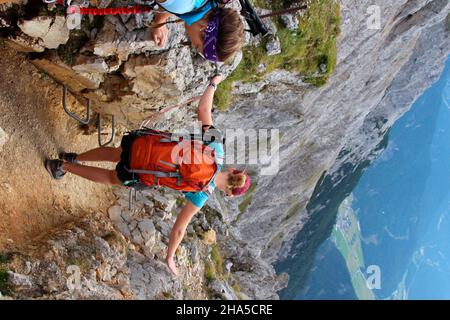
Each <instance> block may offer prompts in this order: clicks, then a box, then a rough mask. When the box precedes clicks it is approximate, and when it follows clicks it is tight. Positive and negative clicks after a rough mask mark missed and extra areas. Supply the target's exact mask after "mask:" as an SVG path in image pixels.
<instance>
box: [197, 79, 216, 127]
mask: <svg viewBox="0 0 450 320" xmlns="http://www.w3.org/2000/svg"><path fill="white" fill-rule="evenodd" d="M221 81H222V76H221V75H216V76H214V77H213V78H212V79H211V81H210V84H209V86H208V87H207V88H206V90H205V92H204V93H203V96H202V98H201V99H200V102H199V103H198V120H199V121H200V122H201V123H202V126H212V125H213V119H212V113H211V111H212V107H213V100H214V92H215V91H216V88H217V86H218V85H219V83H220V82H221Z"/></svg>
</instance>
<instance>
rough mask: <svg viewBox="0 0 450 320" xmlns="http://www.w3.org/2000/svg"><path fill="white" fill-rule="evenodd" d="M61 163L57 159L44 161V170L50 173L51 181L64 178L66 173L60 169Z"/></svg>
mask: <svg viewBox="0 0 450 320" xmlns="http://www.w3.org/2000/svg"><path fill="white" fill-rule="evenodd" d="M62 165H63V161H62V160H58V159H53V160H50V159H47V160H45V169H46V170H47V171H48V173H50V175H51V176H52V178H53V179H55V180H59V179H62V177H64V175H65V174H66V172H65V171H64V170H63V169H62Z"/></svg>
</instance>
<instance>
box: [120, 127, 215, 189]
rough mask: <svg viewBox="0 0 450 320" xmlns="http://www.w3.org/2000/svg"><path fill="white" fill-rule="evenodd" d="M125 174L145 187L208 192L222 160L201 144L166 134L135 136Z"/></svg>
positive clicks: (150, 132)
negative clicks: (129, 174)
mask: <svg viewBox="0 0 450 320" xmlns="http://www.w3.org/2000/svg"><path fill="white" fill-rule="evenodd" d="M134 134H136V136H137V137H136V138H135V139H134V140H133V144H132V146H131V154H130V167H131V168H127V170H128V171H129V172H131V173H136V174H138V177H139V181H140V182H141V183H143V184H145V185H147V186H165V187H168V188H171V189H174V190H180V191H186V192H200V191H205V192H207V191H209V189H210V188H209V186H210V184H211V182H212V181H213V180H214V178H215V177H216V175H217V173H218V172H219V171H220V168H221V162H222V159H220V158H217V157H216V155H215V151H214V149H213V148H210V147H209V146H208V145H207V144H206V143H204V142H203V141H202V140H193V139H188V140H186V141H184V139H183V138H182V137H180V136H177V135H174V134H172V133H168V132H160V131H156V130H150V129H147V130H139V131H136V132H134Z"/></svg>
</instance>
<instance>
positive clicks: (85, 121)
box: [62, 85, 91, 124]
mask: <svg viewBox="0 0 450 320" xmlns="http://www.w3.org/2000/svg"><path fill="white" fill-rule="evenodd" d="M66 97H67V86H65V85H64V86H63V96H62V105H63V109H64V112H65V113H66V114H67V115H68V116H69V117H71V118H72V119H74V120H76V121H78V122H79V123H80V124H89V121H90V120H91V99H88V103H87V105H86V118H85V119H81V118H80V117H79V116H78V115H76V114H75V113H73V112H70V111H69V109H67V103H66Z"/></svg>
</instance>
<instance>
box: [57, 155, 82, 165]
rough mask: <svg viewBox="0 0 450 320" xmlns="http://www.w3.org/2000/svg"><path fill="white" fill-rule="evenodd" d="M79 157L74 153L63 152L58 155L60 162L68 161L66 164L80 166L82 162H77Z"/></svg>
mask: <svg viewBox="0 0 450 320" xmlns="http://www.w3.org/2000/svg"><path fill="white" fill-rule="evenodd" d="M77 156H78V154H76V153H74V152H61V153H60V154H59V155H58V158H59V159H60V160H64V161H66V162H70V163H76V164H80V161H78V160H77Z"/></svg>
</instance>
